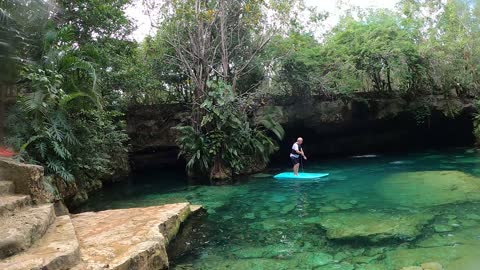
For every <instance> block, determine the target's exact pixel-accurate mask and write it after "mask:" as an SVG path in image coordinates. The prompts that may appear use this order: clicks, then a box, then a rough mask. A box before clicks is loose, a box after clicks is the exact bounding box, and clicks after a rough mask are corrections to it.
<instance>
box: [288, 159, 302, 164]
mask: <svg viewBox="0 0 480 270" xmlns="http://www.w3.org/2000/svg"><path fill="white" fill-rule="evenodd" d="M290 159H291V160H292V163H293V165H297V164H298V163H300V157H290Z"/></svg>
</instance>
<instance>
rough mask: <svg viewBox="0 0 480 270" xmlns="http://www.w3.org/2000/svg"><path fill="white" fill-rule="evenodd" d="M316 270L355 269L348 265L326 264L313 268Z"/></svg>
mask: <svg viewBox="0 0 480 270" xmlns="http://www.w3.org/2000/svg"><path fill="white" fill-rule="evenodd" d="M315 269H316V270H353V269H355V267H354V266H353V265H351V264H349V263H339V264H328V265H324V266H320V267H318V268H315Z"/></svg>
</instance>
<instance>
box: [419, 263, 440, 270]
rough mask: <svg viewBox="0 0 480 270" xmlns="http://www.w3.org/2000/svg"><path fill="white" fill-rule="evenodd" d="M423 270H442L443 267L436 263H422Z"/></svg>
mask: <svg viewBox="0 0 480 270" xmlns="http://www.w3.org/2000/svg"><path fill="white" fill-rule="evenodd" d="M421 266H422V268H423V270H443V266H442V265H441V264H439V263H437V262H429V263H422V265H421Z"/></svg>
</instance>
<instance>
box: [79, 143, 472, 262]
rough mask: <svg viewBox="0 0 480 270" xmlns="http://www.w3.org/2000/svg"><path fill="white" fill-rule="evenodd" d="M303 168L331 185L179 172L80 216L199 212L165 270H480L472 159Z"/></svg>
mask: <svg viewBox="0 0 480 270" xmlns="http://www.w3.org/2000/svg"><path fill="white" fill-rule="evenodd" d="M312 159H314V157H312ZM305 165H306V166H305V171H308V172H329V173H330V176H328V177H326V178H323V179H321V180H314V181H292V180H274V179H273V178H272V174H274V173H276V172H279V171H282V170H286V169H287V168H286V167H285V168H283V169H282V168H278V169H276V168H272V169H271V170H270V171H269V172H268V173H262V174H257V175H253V176H250V177H248V178H246V179H242V181H240V182H239V183H238V184H236V185H232V186H220V187H210V186H188V185H186V184H185V181H183V179H184V176H182V175H181V174H179V173H178V172H177V173H176V172H148V173H144V174H143V175H137V176H133V177H132V180H131V181H127V182H125V183H116V184H115V185H112V186H111V187H107V188H105V189H103V190H102V191H100V192H98V193H97V194H95V195H94V196H92V199H90V200H89V201H88V202H87V203H86V204H85V205H84V206H83V207H82V208H80V209H78V211H90V210H94V211H96V210H104V209H114V208H127V207H141V206H150V205H159V204H165V203H176V202H183V201H189V202H191V203H194V204H201V205H203V206H204V207H205V208H206V209H207V213H208V214H207V215H205V216H203V217H201V218H199V220H197V221H196V223H195V226H193V232H192V233H191V235H190V239H189V240H188V242H187V243H185V244H184V248H183V249H182V250H183V252H182V253H181V254H176V255H178V256H177V257H176V258H174V261H173V264H172V267H171V268H173V269H177V270H180V269H184V270H187V269H211V270H214V269H265V270H268V269H272V270H273V269H275V270H276V269H320V270H334V269H336V270H396V269H402V268H404V267H412V266H417V268H408V269H419V270H420V269H425V270H426V269H431V270H435V269H440V268H438V267H439V265H442V266H443V269H447V270H478V269H480V259H479V258H480V256H479V255H480V153H478V152H476V151H475V150H473V149H454V150H449V151H429V152H423V153H412V154H403V155H385V156H383V155H379V156H376V155H368V156H364V157H362V156H360V157H351V158H345V159H341V160H331V161H319V162H316V161H310V160H309V161H308V162H306V164H305ZM285 166H288V160H286V162H285ZM179 178H181V179H182V181H179ZM426 263H427V264H426ZM428 263H430V264H428ZM422 264H423V268H422V267H420V266H421V265H422Z"/></svg>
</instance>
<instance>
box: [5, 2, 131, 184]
mask: <svg viewBox="0 0 480 270" xmlns="http://www.w3.org/2000/svg"><path fill="white" fill-rule="evenodd" d="M88 3H90V4H96V5H97V8H100V9H99V10H97V12H106V13H108V12H110V11H112V10H111V9H110V10H109V11H106V10H105V8H107V7H106V6H103V4H102V3H103V2H102V3H100V2H95V1H88ZM118 3H126V2H125V1H120V2H118ZM63 4H65V3H63ZM77 4H81V3H77ZM109 8H111V7H109ZM116 8H117V10H116V11H114V12H113V13H111V14H110V15H106V16H113V15H112V14H118V12H120V13H122V14H123V11H122V10H121V9H119V7H118V6H116ZM102 10H103V11H102ZM62 12H63V13H62V14H61V15H62V16H64V18H66V17H68V18H70V20H69V21H66V22H62V21H61V20H55V21H54V20H51V19H49V20H48V21H47V22H46V24H45V25H44V26H43V28H42V31H40V32H39V33H40V34H42V36H41V37H39V39H38V41H36V42H35V44H37V45H35V46H36V49H35V53H28V52H27V51H25V52H24V53H25V55H26V56H28V57H29V58H30V59H29V61H28V62H27V61H24V62H22V72H21V73H20V75H19V79H20V80H19V83H17V89H18V90H19V97H18V99H17V104H16V105H15V106H14V107H13V109H12V111H11V112H10V114H9V116H8V119H7V128H8V129H7V132H8V137H7V143H8V144H10V145H11V146H13V147H14V148H16V149H17V150H19V151H20V158H21V159H24V160H26V161H28V162H32V163H37V164H40V165H43V166H44V167H45V169H46V173H47V174H53V175H56V176H59V177H60V178H61V179H64V180H65V181H73V180H75V181H76V182H77V184H80V185H84V184H86V183H87V182H88V181H92V180H93V181H98V180H100V179H105V178H108V177H112V176H113V175H114V174H116V173H120V172H123V171H125V170H128V160H127V151H126V146H125V145H126V141H127V140H128V137H127V135H126V133H125V130H124V123H122V121H120V119H121V117H122V114H121V113H120V112H118V111H115V110H112V108H116V107H118V106H112V103H113V102H114V101H113V100H108V101H107V99H105V98H104V97H103V95H102V94H101V93H102V92H104V91H105V90H106V89H105V86H106V84H105V81H103V80H102V79H101V77H100V76H103V75H105V73H104V66H103V65H105V64H106V63H107V60H105V59H108V58H109V56H108V54H110V55H111V54H112V50H109V49H111V46H106V48H105V49H103V50H102V49H100V47H98V46H99V41H98V38H102V41H101V42H102V44H119V43H121V42H120V41H118V42H117V41H116V40H113V39H111V35H113V34H114V33H113V32H114V29H118V26H115V25H114V24H110V23H108V22H102V27H105V29H107V30H105V31H102V32H101V33H99V35H98V36H97V40H92V38H93V36H92V35H90V36H88V37H85V36H83V35H84V34H85V33H84V32H83V31H87V28H82V27H80V28H76V27H77V26H78V25H77V23H78V24H84V25H86V24H88V23H91V24H92V25H91V26H89V27H92V28H94V24H95V23H100V21H101V20H102V17H101V16H100V17H99V18H96V22H95V20H93V18H92V17H88V16H87V15H86V14H83V13H82V12H80V13H78V14H77V13H76V11H75V10H69V9H63V10H62ZM82 14H83V15H82ZM102 14H103V13H102ZM50 15H53V13H52V14H50ZM57 15H58V14H57ZM90 15H91V14H90ZM104 15H105V14H104ZM75 16H87V17H88V18H87V17H76V18H77V19H74V18H75ZM86 21H88V23H87V22H86ZM127 22H128V21H127ZM128 23H129V22H128ZM92 28H90V29H92ZM120 28H121V26H120ZM99 29H100V27H99ZM25 31H26V30H25ZM87 33H90V34H91V32H87ZM24 34H25V35H28V34H29V33H28V32H25V33H24ZM37 34H38V33H37ZM32 44H33V43H32ZM32 46H33V45H32ZM111 58H113V57H111ZM98 71H100V72H98ZM105 105H106V106H105Z"/></svg>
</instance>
